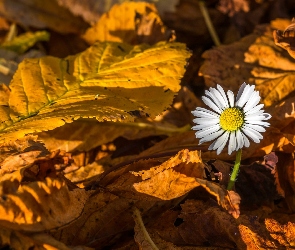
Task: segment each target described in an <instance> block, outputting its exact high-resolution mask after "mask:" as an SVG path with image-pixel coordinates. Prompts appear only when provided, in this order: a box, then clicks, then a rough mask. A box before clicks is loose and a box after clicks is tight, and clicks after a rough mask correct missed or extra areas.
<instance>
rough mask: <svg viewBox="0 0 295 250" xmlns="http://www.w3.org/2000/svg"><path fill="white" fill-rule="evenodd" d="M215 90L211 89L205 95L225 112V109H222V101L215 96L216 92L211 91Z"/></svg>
mask: <svg viewBox="0 0 295 250" xmlns="http://www.w3.org/2000/svg"><path fill="white" fill-rule="evenodd" d="M212 89H214V88H209V90H205V95H207V96H208V97H210V98H209V99H210V100H211V101H212V102H213V103H214V104H215V105H216V106H217V107H218V108H220V109H221V110H223V109H224V108H222V107H223V106H224V105H223V104H222V99H221V100H220V99H219V97H218V96H216V95H215V94H214V91H211V90H212Z"/></svg>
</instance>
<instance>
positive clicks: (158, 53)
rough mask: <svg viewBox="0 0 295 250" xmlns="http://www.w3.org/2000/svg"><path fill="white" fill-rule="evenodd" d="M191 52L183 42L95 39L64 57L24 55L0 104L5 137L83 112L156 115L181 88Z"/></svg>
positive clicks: (120, 117)
mask: <svg viewBox="0 0 295 250" xmlns="http://www.w3.org/2000/svg"><path fill="white" fill-rule="evenodd" d="M189 54H190V53H189V52H188V51H187V50H186V49H185V46H184V45H183V44H180V43H159V44H157V45H155V46H153V47H149V46H147V45H141V46H136V47H132V46H130V45H127V44H119V43H96V44H95V45H93V46H92V47H90V48H89V49H87V50H86V51H84V52H83V53H81V54H78V55H76V56H69V57H67V58H65V59H59V58H54V57H43V58H39V59H28V60H25V61H24V62H22V63H21V64H20V65H19V68H18V70H17V72H16V74H15V75H14V77H13V80H12V82H11V83H10V90H11V92H10V96H9V106H6V105H5V106H0V112H1V113H2V114H3V115H2V116H1V118H0V119H1V122H2V123H1V131H2V133H1V136H0V137H1V140H2V142H3V141H4V140H7V139H12V138H14V139H17V138H20V137H22V136H24V135H25V134H27V133H33V132H40V131H44V130H50V129H53V128H56V127H59V126H62V125H64V124H65V123H66V122H72V121H73V120H76V119H78V118H80V117H84V118H87V117H91V118H92V117H95V118H96V119H97V120H99V121H104V120H111V121H130V120H133V119H134V118H133V117H134V112H144V113H145V114H146V116H150V117H154V116H155V115H157V114H158V113H159V112H161V111H163V110H164V109H166V108H167V107H168V106H169V104H170V103H171V101H172V98H173V96H174V95H175V93H176V92H177V91H178V90H179V89H180V86H179V79H180V77H181V76H182V75H183V73H184V70H185V69H184V65H185V60H186V59H187V58H188V57H189ZM147 58H148V59H147ZM147 62H148V63H147ZM147 92H148V93H149V94H148V95H147V94H146V93H147ZM158 95H160V96H158Z"/></svg>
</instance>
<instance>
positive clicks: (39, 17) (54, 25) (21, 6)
mask: <svg viewBox="0 0 295 250" xmlns="http://www.w3.org/2000/svg"><path fill="white" fill-rule="evenodd" d="M0 13H1V16H4V17H5V18H6V19H8V20H10V21H12V22H16V23H19V24H21V25H23V26H26V27H29V26H32V27H36V28H41V29H44V28H47V27H49V28H51V29H53V30H56V31H59V32H61V33H83V31H84V30H85V29H86V28H87V27H88V24H87V23H85V22H84V21H83V19H82V18H80V17H76V16H74V15H72V14H71V13H70V12H69V11H68V10H66V9H64V8H62V7H60V6H59V5H58V4H57V2H56V1H55V0H53V1H48V2H46V3H45V4H44V2H42V1H39V0H34V1H10V0H1V1H0ZM20 13H25V14H23V15H20Z"/></svg>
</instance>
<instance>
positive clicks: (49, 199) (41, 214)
mask: <svg viewBox="0 0 295 250" xmlns="http://www.w3.org/2000/svg"><path fill="white" fill-rule="evenodd" d="M12 185H13V187H12ZM4 187H5V188H4ZM15 187H16V184H15V183H12V182H11V183H9V181H8V180H7V181H5V182H2V183H1V197H2V200H1V204H0V215H1V219H0V224H1V226H2V227H6V228H10V229H14V230H25V231H29V232H40V231H44V230H49V229H54V228H58V227H61V226H63V225H66V224H68V223H70V222H72V221H73V220H75V219H77V218H78V217H79V216H80V214H81V212H82V209H83V208H84V205H85V202H86V201H87V199H88V196H89V195H88V193H87V192H86V191H85V190H82V189H74V190H72V191H70V190H69V189H68V187H67V186H66V184H65V182H64V181H62V180H59V179H51V178H46V179H45V181H43V182H41V181H38V182H31V183H28V184H26V185H22V186H19V187H17V189H16V190H15Z"/></svg>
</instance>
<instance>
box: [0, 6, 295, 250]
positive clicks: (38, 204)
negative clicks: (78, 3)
mask: <svg viewBox="0 0 295 250" xmlns="http://www.w3.org/2000/svg"><path fill="white" fill-rule="evenodd" d="M54 4H56V3H55V1H54ZM59 4H60V3H59ZM63 4H64V3H63ZM67 4H68V5H70V4H71V2H70V1H69V2H68V3H67ZM191 4H192V3H188V2H186V1H180V3H179V5H178V8H177V6H176V8H175V11H176V13H173V16H170V17H173V18H176V19H174V20H176V21H175V25H176V26H174V27H178V28H179V27H180V26H177V25H180V24H181V23H182V27H185V26H184V25H183V20H184V19H183V18H185V17H184V16H183V14H182V15H181V13H180V12H179V11H180V10H181V9H182V8H187V10H188V9H189V8H188V6H190V5H191ZM220 4H223V6H225V5H226V4H229V3H226V1H220ZM235 4H236V6H230V5H228V6H227V8H228V9H227V10H225V11H226V12H227V13H228V14H229V16H230V18H232V17H233V16H235V15H239V18H241V16H240V13H239V12H238V11H239V10H243V11H245V12H247V15H248V13H249V14H251V12H252V11H253V9H252V7H253V6H252V7H251V6H250V8H249V6H247V3H245V2H244V1H235ZM239 4H240V5H239ZM185 6H186V7H185ZM212 6H213V5H211V3H209V2H208V7H209V8H210V10H211V15H213V16H215V17H217V16H219V13H217V10H216V9H215V7H214V8H212ZM27 7H28V6H26V8H27ZM60 7H61V6H59V7H58V8H60ZM38 8H41V7H40V6H39V5H38ZM38 8H37V9H35V10H34V11H37V12H38ZM62 8H63V7H62ZM67 8H69V9H70V10H71V11H73V10H74V8H72V9H71V8H70V7H69V6H67ZM194 8H195V6H194ZM169 9H171V8H169ZM194 10H197V8H196V9H191V11H194ZM0 11H1V10H0ZM47 11H49V12H50V8H49V9H48V10H47ZM62 11H64V10H62ZM121 11H125V12H126V15H121V16H120V18H129V19H128V20H129V21H128V22H126V23H123V22H121V23H122V25H123V26H120V24H118V23H117V24H116V25H118V26H116V28H115V29H114V30H115V31H116V30H120V29H121V30H123V31H124V30H125V31H124V32H121V33H120V34H121V35H122V36H121V35H120V36H119V35H118V34H119V33H116V32H112V30H111V29H110V27H112V25H113V24H114V23H116V22H117V21H116V20H114V17H116V15H117V14H116V13H120V12H121ZM259 11H261V9H260V10H259ZM33 13H34V12H33ZM46 13H47V12H46ZM60 13H62V12H60ZM161 13H163V12H161ZM197 13H198V11H197ZM67 15H68V14H67ZM6 16H7V18H8V19H10V18H12V17H13V12H11V13H10V12H9V11H8V13H7V15H6ZM80 16H83V15H80ZM165 16H166V17H167V13H165V14H164V15H163V17H165ZM61 18H63V17H61ZM71 18H72V17H71ZM200 18H202V16H199V19H200ZM107 19H108V20H107ZM17 20H18V22H22V21H20V19H17ZM32 20H34V19H32ZM69 20H71V19H70V18H69V19H67V21H69ZM73 20H77V19H75V18H74V19H73ZM85 20H87V18H86V19H85ZM89 20H90V19H89ZM123 20H124V19H123ZM171 20H172V19H170V21H171ZM197 20H198V19H197ZM216 20H217V19H216ZM177 21H178V22H179V23H177ZM23 22H24V21H23ZM46 22H48V25H49V26H48V27H52V23H50V22H51V20H50V19H47V20H46ZM74 22H75V21H74ZM74 22H73V23H74ZM112 22H113V23H112ZM53 23H54V22H53ZM73 23H72V24H73ZM166 23H167V24H169V20H168V22H167V19H166ZM290 23H291V19H290V20H282V19H278V20H274V21H272V22H270V24H269V25H265V24H264V25H260V26H257V28H256V30H255V31H253V32H251V34H249V35H248V36H244V37H243V38H242V39H240V40H239V41H236V42H235V43H231V44H228V45H221V46H219V47H216V48H213V49H210V50H208V49H207V50H206V51H205V53H204V54H203V59H204V61H203V62H202V63H197V65H200V64H201V65H202V66H201V68H200V71H199V74H200V77H199V78H198V80H196V82H198V84H197V86H198V87H197V88H196V86H194V85H190V84H189V82H184V81H183V82H182V85H183V86H182V87H180V85H179V83H180V79H181V78H182V77H183V74H184V73H185V68H184V67H185V65H186V60H187V59H188V58H189V56H190V53H189V52H188V51H187V50H186V49H185V47H186V46H185V45H183V44H180V43H175V42H173V39H174V38H175V37H174V38H173V36H172V39H171V34H173V32H171V30H169V28H167V27H165V26H164V25H163V22H162V20H161V18H160V16H159V15H158V13H157V9H156V7H155V6H154V5H153V4H150V3H123V4H122V5H115V6H114V9H111V10H110V11H109V12H108V13H105V14H103V15H102V17H101V18H100V19H99V20H98V23H97V24H94V25H93V28H90V29H89V30H91V29H95V26H96V25H100V26H101V27H104V28H106V29H105V30H103V34H101V35H98V36H97V37H92V38H94V40H99V39H101V41H102V42H101V43H93V42H94V41H90V42H89V41H87V42H88V43H90V44H93V45H92V47H91V46H90V47H89V48H88V50H86V51H84V52H82V51H81V53H80V54H77V55H75V56H68V57H66V58H65V59H60V58H56V57H50V56H49V57H43V58H39V59H34V60H31V61H30V60H29V61H25V62H24V63H22V64H20V65H19V68H18V70H17V72H16V74H15V75H14V77H13V80H12V82H11V83H10V84H9V85H8V86H7V85H4V84H2V85H1V97H0V98H1V99H0V102H1V103H0V104H1V116H0V117H1V119H2V121H3V123H2V128H4V130H3V131H2V134H1V136H2V138H3V139H2V145H1V147H0V152H1V154H0V156H1V157H0V166H1V168H0V178H1V182H0V193H1V196H0V197H1V199H0V210H1V212H0V216H1V222H0V224H1V230H0V242H1V246H9V247H10V248H13V249H32V248H34V249H203V248H204V247H207V249H220V248H227V249H280V248H289V247H292V246H293V245H294V232H293V231H294V223H293V221H294V216H293V213H294V192H295V188H294V187H295V184H294V180H293V176H294V138H295V136H294V124H295V123H294V100H293V99H294V86H293V71H294V62H293V61H292V60H293V59H292V58H291V57H290V55H289V53H288V52H287V51H285V49H284V48H281V47H279V46H277V45H276V44H275V40H274V37H273V34H274V32H275V30H283V31H284V30H286V29H287V30H288V31H289V30H290V28H287V27H288V25H290ZM105 24H107V26H104V25H105ZM126 24H128V25H129V26H124V25H126ZM222 24H223V23H222V22H221V23H220V24H218V25H222ZM26 25H27V24H26ZM42 25H43V24H42ZM42 25H41V26H37V27H39V28H40V27H44V25H43V26H42ZM67 25H69V23H65V26H63V27H56V28H55V29H59V31H60V32H65V31H64V30H65V29H66V30H67V31H71V32H73V31H74V32H77V30H78V33H80V34H83V35H82V37H83V36H84V39H86V40H87V39H89V37H91V36H89V35H88V36H89V37H88V38H87V32H86V33H84V32H85V26H84V24H83V23H81V25H82V26H83V28H81V27H82V26H79V27H75V29H74V28H73V27H70V26H67ZM216 25H217V24H216ZM35 27H36V26H35ZM126 27H127V28H126ZM170 27H173V25H172V26H170ZM289 27H290V26H289ZM178 30H180V29H178ZM159 31H160V33H159ZM88 32H90V31H88ZM125 32H126V33H125ZM128 32H129V33H128ZM198 32H200V33H202V32H204V30H203V31H202V30H201V29H200V30H198ZM206 32H207V31H206ZM128 34H132V35H130V36H129V35H128ZM142 34H143V35H142ZM283 34H284V35H285V36H287V34H286V31H285V33H283ZM290 34H291V33H290V32H289V33H288V35H290ZM104 35H105V36H104ZM176 35H177V38H179V39H180V40H183V39H186V38H185V37H184V35H183V37H182V36H181V32H179V33H177V32H176ZM113 39H114V40H115V41H116V42H115V43H114V40H113ZM105 40H109V41H108V42H109V43H105ZM205 40H206V39H205V38H204V41H205ZM160 41H162V42H161V43H157V42H160ZM143 42H146V43H149V44H150V45H146V44H143ZM38 43H40V42H38ZM49 43H50V41H49ZM130 43H132V44H133V45H130ZM107 44H108V45H107ZM187 44H188V45H189V42H188V43H187ZM102 45H103V46H105V47H104V49H103V48H102V47H103V46H102ZM107 46H109V47H108V49H106V47H107ZM120 48H121V49H120ZM122 49H123V51H122ZM179 50H180V52H179ZM155 52H156V54H154V55H153V53H155ZM193 52H194V53H195V55H198V54H199V52H198V51H193ZM173 54H174V55H175V56H174V57H173V56H171V55H173ZM98 55H99V56H98ZM143 55H144V56H143ZM96 57H97V58H96ZM157 57H162V58H164V57H167V60H166V61H165V65H164V64H161V63H160V64H159V65H158V64H157V63H158V62H155V63H154V64H153V60H155V59H156V58H157ZM153 58H154V59H153ZM196 58H198V56H195V57H194V60H195V59H196ZM198 60H200V58H198ZM65 62H68V66H65V65H64V64H65ZM142 63H144V65H145V66H144V67H147V68H146V71H145V68H142V67H140V65H142ZM190 63H193V62H192V61H190ZM58 65H59V66H58ZM130 65H132V66H130ZM128 67H131V68H129V69H128ZM154 67H158V70H159V69H160V73H156V78H151V80H149V77H150V76H153V74H154V73H155V72H153V71H152V68H154ZM159 67H160V68H159ZM121 69H122V70H121ZM123 69H124V70H126V72H125V73H124V72H123ZM132 69H134V70H132ZM58 70H60V72H61V73H60V74H57V73H56V72H57V71H58ZM116 70H118V71H116ZM187 70H194V71H196V70H197V69H196V67H195V68H194V67H190V66H189V67H187ZM111 71H113V72H114V73H111ZM46 72H48V73H46ZM151 72H152V73H151ZM102 73H103V74H102ZM196 73H197V72H188V73H186V74H188V75H189V77H186V76H184V78H183V79H186V80H190V77H191V76H195V75H196ZM99 74H102V75H101V76H100V75H99ZM167 76H168V77H167ZM171 76H172V77H171ZM58 77H63V78H64V79H65V85H67V84H68V85H67V86H70V84H73V89H72V90H73V93H71V94H68V96H67V94H66V98H65V99H64V100H59V99H58V98H59V96H61V98H64V97H63V95H59V93H58V92H59V91H60V88H62V85H58V84H56V83H57V82H56V79H57V78H58ZM124 77H127V78H129V77H130V79H131V81H130V82H128V81H127V82H124V83H122V82H121V80H122V79H123V78H124ZM165 77H167V79H166V78H165ZM38 79H39V80H38ZM155 79H156V80H155ZM200 79H203V80H204V82H205V86H202V83H201V82H199V81H200ZM25 81H27V84H26V85H23V83H24V82H25ZM38 81H39V82H38ZM243 81H246V82H247V83H251V84H255V85H256V88H257V89H259V91H260V93H261V94H262V100H261V101H262V102H263V103H264V104H265V106H266V109H267V112H268V113H270V114H271V115H272V120H271V127H270V128H269V129H268V130H267V131H266V133H265V134H264V139H263V140H262V142H261V143H260V144H256V145H253V146H252V145H251V148H247V149H245V150H244V151H243V162H242V166H241V170H240V173H239V176H238V181H237V182H236V184H235V189H234V191H227V190H226V186H227V182H228V179H229V174H230V172H231V168H232V166H233V160H234V159H233V157H232V156H229V155H227V154H226V153H221V154H220V155H218V156H217V155H216V153H215V152H212V151H208V150H207V148H208V145H207V144H204V145H203V144H202V145H198V143H199V142H198V139H196V138H195V136H194V132H193V131H190V127H191V125H192V116H191V113H190V111H191V110H193V109H194V108H195V107H196V106H201V105H202V104H201V101H200V99H199V96H201V95H202V93H203V90H204V87H210V86H215V85H216V84H217V83H218V84H221V85H222V87H224V88H227V89H232V90H233V91H236V89H237V88H238V86H239V85H240V84H241V83H242V82H243ZM29 82H30V83H29ZM38 84H39V85H38ZM42 84H43V88H44V86H45V88H44V89H47V90H46V91H47V92H46V91H45V93H47V95H49V96H50V98H51V99H52V102H51V103H48V105H49V108H48V110H47V111H46V112H45V111H43V110H42V107H43V106H42V105H43V104H42V100H43V99H42V94H41V93H40V91H39V90H40V88H39V87H37V86H41V85H42ZM96 84H98V85H99V86H100V85H101V87H102V88H99V91H98V87H97V86H96ZM111 84H113V85H114V86H111ZM145 84H146V85H145ZM74 85H75V86H74ZM52 86H54V87H52ZM152 86H160V88H159V89H158V88H155V89H153V87H152ZM24 87H25V88H26V91H29V92H26V93H29V94H32V96H31V97H30V96H27V97H29V98H28V100H29V101H28V102H26V101H25V98H24V95H23V94H22V93H23V92H21V88H24ZM115 87H116V88H117V89H115ZM118 87H119V89H118ZM70 88H71V87H70ZM81 88H83V89H82V90H83V91H82V90H81ZM85 88H89V89H87V91H86V89H85ZM110 89H111V91H110ZM180 89H181V90H180ZM129 90H130V91H129ZM38 91H39V92H38ZM85 91H86V92H85ZM128 91H129V92H128ZM127 92H128V93H127ZM16 93H17V94H16ZM110 93H111V94H110ZM177 93H178V96H176V97H175V95H176V94H177ZM87 95H89V96H90V95H91V98H92V99H91V100H92V103H91V104H90V103H89V102H87V103H85V105H84V106H83V105H81V104H82V102H83V101H84V102H85V100H86V99H87ZM165 95H167V96H166V97H165ZM118 97H119V99H118ZM174 97H175V99H174V102H173V104H172V106H171V108H169V109H168V107H169V105H170V104H171V103H172V99H173V98H174ZM83 98H84V99H85V98H86V99H85V100H84V99H83ZM102 98H105V99H108V100H107V101H105V102H103V103H102V102H101V100H102ZM110 99H111V101H109V100H110ZM123 99H125V101H126V99H128V100H129V101H131V104H130V107H129V109H128V112H124V113H123V115H124V116H126V117H128V119H121V118H120V117H119V118H118V116H117V114H118V113H120V112H122V110H124V111H126V110H127V108H126V105H125V101H124V100H123ZM163 99H165V100H163ZM87 100H88V99H87ZM118 100H119V101H118ZM120 100H121V101H120ZM143 100H144V102H142V103H141V101H143ZM129 101H128V102H129ZM55 102H57V104H56V103H55ZM164 102H165V103H164ZM24 103H25V104H26V105H27V107H26V105H23V104H24ZM58 103H59V104H58ZM137 103H140V105H137ZM41 104H42V105H41ZM60 104H62V105H61V106H59V105H60ZM93 104H94V106H93V107H95V109H91V105H93ZM134 104H135V105H134ZM123 105H125V107H124V109H121V108H122V106H123ZM128 105H129V104H128ZM128 105H127V106H128ZM28 107H29V108H28ZM103 107H107V108H105V109H103V110H102V111H99V109H101V108H103ZM69 109H71V112H70V113H69ZM59 112H60V116H59V117H58V118H57V119H53V120H52V118H54V117H55V116H58V114H59ZM92 117H95V118H96V119H97V120H98V121H99V122H98V121H97V120H95V119H92ZM85 118H87V119H85ZM106 120H108V121H107V122H106ZM127 120H128V121H127ZM11 121H13V123H11ZM111 121H116V122H111ZM10 126H11V127H10ZM36 132H38V133H36Z"/></svg>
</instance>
